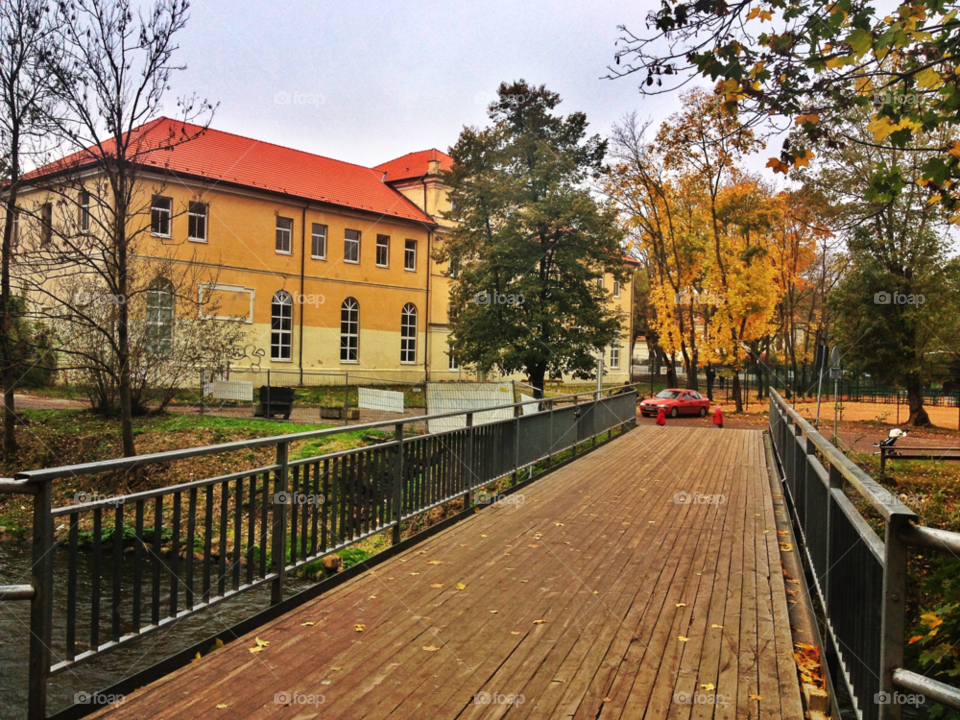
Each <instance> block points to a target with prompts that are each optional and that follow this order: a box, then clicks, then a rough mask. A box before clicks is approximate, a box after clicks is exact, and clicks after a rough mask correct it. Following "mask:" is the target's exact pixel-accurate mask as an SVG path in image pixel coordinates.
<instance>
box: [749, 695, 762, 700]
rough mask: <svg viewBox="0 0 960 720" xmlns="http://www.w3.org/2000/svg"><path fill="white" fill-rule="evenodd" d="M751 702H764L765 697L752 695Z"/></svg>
mask: <svg viewBox="0 0 960 720" xmlns="http://www.w3.org/2000/svg"><path fill="white" fill-rule="evenodd" d="M750 699H751V700H763V695H751V696H750Z"/></svg>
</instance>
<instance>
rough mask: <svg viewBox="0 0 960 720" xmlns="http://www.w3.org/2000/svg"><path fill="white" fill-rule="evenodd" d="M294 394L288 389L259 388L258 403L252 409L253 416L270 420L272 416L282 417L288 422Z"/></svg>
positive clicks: (291, 389) (266, 386) (293, 391)
mask: <svg viewBox="0 0 960 720" xmlns="http://www.w3.org/2000/svg"><path fill="white" fill-rule="evenodd" d="M295 393H296V391H295V390H294V389H293V388H289V387H271V386H268V385H263V386H261V388H260V395H259V400H260V402H259V404H258V405H257V407H256V408H254V411H253V416H254V417H265V418H271V417H273V416H274V415H283V418H284V420H289V419H290V412H291V411H292V410H293V397H294V394H295Z"/></svg>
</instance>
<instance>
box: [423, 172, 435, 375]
mask: <svg viewBox="0 0 960 720" xmlns="http://www.w3.org/2000/svg"><path fill="white" fill-rule="evenodd" d="M420 184H421V185H423V214H424V215H426V216H427V217H429V218H430V219H431V220H432V219H433V215H431V214H430V213H428V212H427V176H426V175H423V176H422V177H421V178H420ZM432 239H433V233H432V232H431V231H430V230H427V260H426V264H425V267H426V269H427V312H426V313H425V315H426V325H425V326H424V328H423V381H424V382H427V381H429V380H430V305H431V304H432V301H433V298H432V297H430V256H431V252H430V250H431V248H430V243H431V241H432Z"/></svg>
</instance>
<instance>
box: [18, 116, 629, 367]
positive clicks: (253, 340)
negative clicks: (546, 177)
mask: <svg viewBox="0 0 960 720" xmlns="http://www.w3.org/2000/svg"><path fill="white" fill-rule="evenodd" d="M135 132H136V133H137V143H139V145H140V146H141V147H145V148H147V151H145V152H142V153H141V154H140V156H139V158H138V159H139V161H140V163H141V165H142V172H141V173H140V177H141V187H139V188H138V197H139V198H140V201H141V204H142V205H143V206H144V207H145V208H146V211H145V212H144V216H143V222H144V223H145V225H144V227H143V230H144V232H143V240H142V241H140V242H138V244H137V245H136V248H137V250H136V252H138V253H141V254H142V255H144V256H146V257H151V256H154V257H158V256H163V257H164V258H166V259H167V261H169V262H173V263H175V264H180V265H183V266H189V267H191V268H193V269H195V270H197V272H196V280H195V282H196V286H197V287H196V292H197V296H198V298H199V299H201V300H202V301H203V302H204V303H205V304H206V305H207V306H208V307H209V306H210V305H216V307H217V310H216V312H215V316H216V317H219V318H224V319H227V318H230V319H238V320H240V321H241V322H243V323H244V324H245V325H246V326H247V333H246V337H247V342H248V349H247V352H246V358H245V360H244V361H242V362H241V363H239V365H240V366H244V365H245V364H246V365H251V364H256V365H259V366H260V367H261V368H271V369H275V370H301V369H302V370H303V371H304V372H315V371H333V372H350V373H351V374H356V375H361V376H362V375H366V376H368V377H375V378H380V379H384V380H397V381H419V380H422V379H424V378H425V377H426V378H427V379H431V380H435V379H455V378H458V377H467V375H466V374H465V373H464V372H463V371H462V370H461V369H460V368H458V367H457V366H456V365H455V363H453V362H452V361H451V359H450V355H449V353H448V342H447V341H448V336H449V330H448V325H447V313H448V307H449V289H450V279H449V276H448V274H447V271H446V268H445V267H444V266H443V264H440V263H437V262H436V261H434V260H433V259H432V257H431V256H432V251H433V249H434V248H435V247H436V245H437V243H442V242H443V238H444V233H445V232H446V231H447V229H448V228H449V227H450V226H451V223H450V222H449V221H447V220H445V219H443V218H442V217H441V214H442V213H443V212H444V211H446V210H448V209H449V198H448V193H447V191H446V188H445V187H444V185H443V183H442V181H441V175H440V173H441V172H442V171H444V170H448V169H449V168H450V167H451V166H452V159H451V158H450V157H449V156H448V155H446V154H445V153H442V152H441V151H439V150H435V149H432V150H426V151H422V152H418V153H411V154H409V155H405V156H403V157H401V158H397V159H395V160H392V161H389V162H387V163H384V164H382V165H379V166H377V167H375V168H366V167H362V166H359V165H354V164H351V163H347V162H342V161H339V160H332V159H330V158H325V157H321V156H318V155H313V154H310V153H306V152H302V151H299V150H294V149H291V148H286V147H281V146H278V145H273V144H270V143H265V142H260V141H257V140H253V139H250V138H245V137H241V136H238V135H233V134H230V133H225V132H222V131H218V130H213V129H206V130H203V129H202V128H199V127H197V126H190V125H186V126H185V125H184V124H183V123H181V122H179V121H174V120H169V119H166V118H160V119H158V120H156V121H153V122H151V123H149V124H147V125H144V126H143V127H141V128H139V129H138V130H137V131H135ZM184 135H186V136H194V135H196V137H195V138H193V139H190V140H189V141H188V142H177V140H176V139H177V138H180V137H184ZM91 165H92V163H90V162H88V158H87V157H86V156H85V155H84V154H77V155H75V156H72V157H70V158H66V159H64V160H63V161H61V162H59V163H57V164H55V165H51V166H47V167H46V168H42V169H41V171H39V172H38V174H37V177H42V178H43V180H42V182H43V183H47V184H48V187H49V183H51V182H55V181H56V178H57V176H58V175H59V176H67V175H69V176H70V177H71V178H73V180H72V181H73V182H77V180H76V179H77V178H84V174H85V173H87V174H89V173H90V166H91ZM96 181H97V179H96V177H89V178H87V179H85V180H83V181H82V182H84V183H87V185H89V184H91V183H96ZM38 183H39V181H38ZM77 187H79V185H77ZM85 195H87V194H86V191H81V196H80V197H81V199H80V200H79V201H78V205H79V207H80V211H79V220H78V222H79V223H81V224H83V223H84V222H86V223H87V224H89V222H90V219H89V217H90V213H91V212H92V213H96V208H92V209H91V208H89V206H88V207H86V209H85V208H84V205H83V203H84V202H85V201H84V199H83V197H84V196H85ZM86 202H87V203H88V205H89V203H90V200H89V196H88V195H87V200H86ZM23 203H24V205H29V204H30V203H33V204H34V205H37V207H35V208H31V209H30V214H31V215H33V216H34V217H37V218H40V223H41V225H43V224H44V223H47V222H50V223H56V222H59V220H58V217H59V215H58V217H57V218H55V217H53V215H54V214H56V213H52V212H51V211H50V209H49V208H48V206H50V205H52V204H55V203H52V202H51V200H50V199H49V198H48V197H47V195H46V194H45V193H44V191H43V190H41V189H38V186H37V187H35V188H34V189H33V190H31V191H28V192H27V193H25V195H24V200H23ZM84 213H86V215H84ZM74 215H76V212H74ZM84 218H86V220H84ZM146 224H149V228H147V226H146ZM42 230H43V228H42V227H41V232H42ZM80 230H82V228H80ZM606 281H607V283H608V289H610V290H612V291H613V293H612V295H613V298H612V301H613V302H616V303H618V304H619V305H620V306H621V307H622V309H623V311H624V312H625V313H626V316H627V317H628V318H629V317H630V313H629V309H630V307H631V306H632V288H629V287H624V288H617V287H614V286H613V285H612V280H611V279H610V278H609V277H608V278H607V279H606ZM171 312H172V311H171ZM626 325H629V323H627V324H626ZM630 331H631V330H630V328H629V327H625V330H624V338H623V340H622V342H621V344H620V346H619V348H616V346H615V347H614V348H611V349H610V350H609V351H608V353H607V358H606V360H607V369H608V372H609V373H610V374H609V375H608V377H607V379H608V381H609V380H614V381H617V380H622V379H624V378H626V376H627V372H628V369H629V368H628V358H627V354H628V352H629V347H630V343H629V336H630V335H629V333H630Z"/></svg>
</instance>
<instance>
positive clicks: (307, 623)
mask: <svg viewBox="0 0 960 720" xmlns="http://www.w3.org/2000/svg"><path fill="white" fill-rule="evenodd" d="M315 624H316V623H314V622H313V621H312V620H310V621H308V622H305V623H300V627H312V626H313V625H315Z"/></svg>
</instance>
